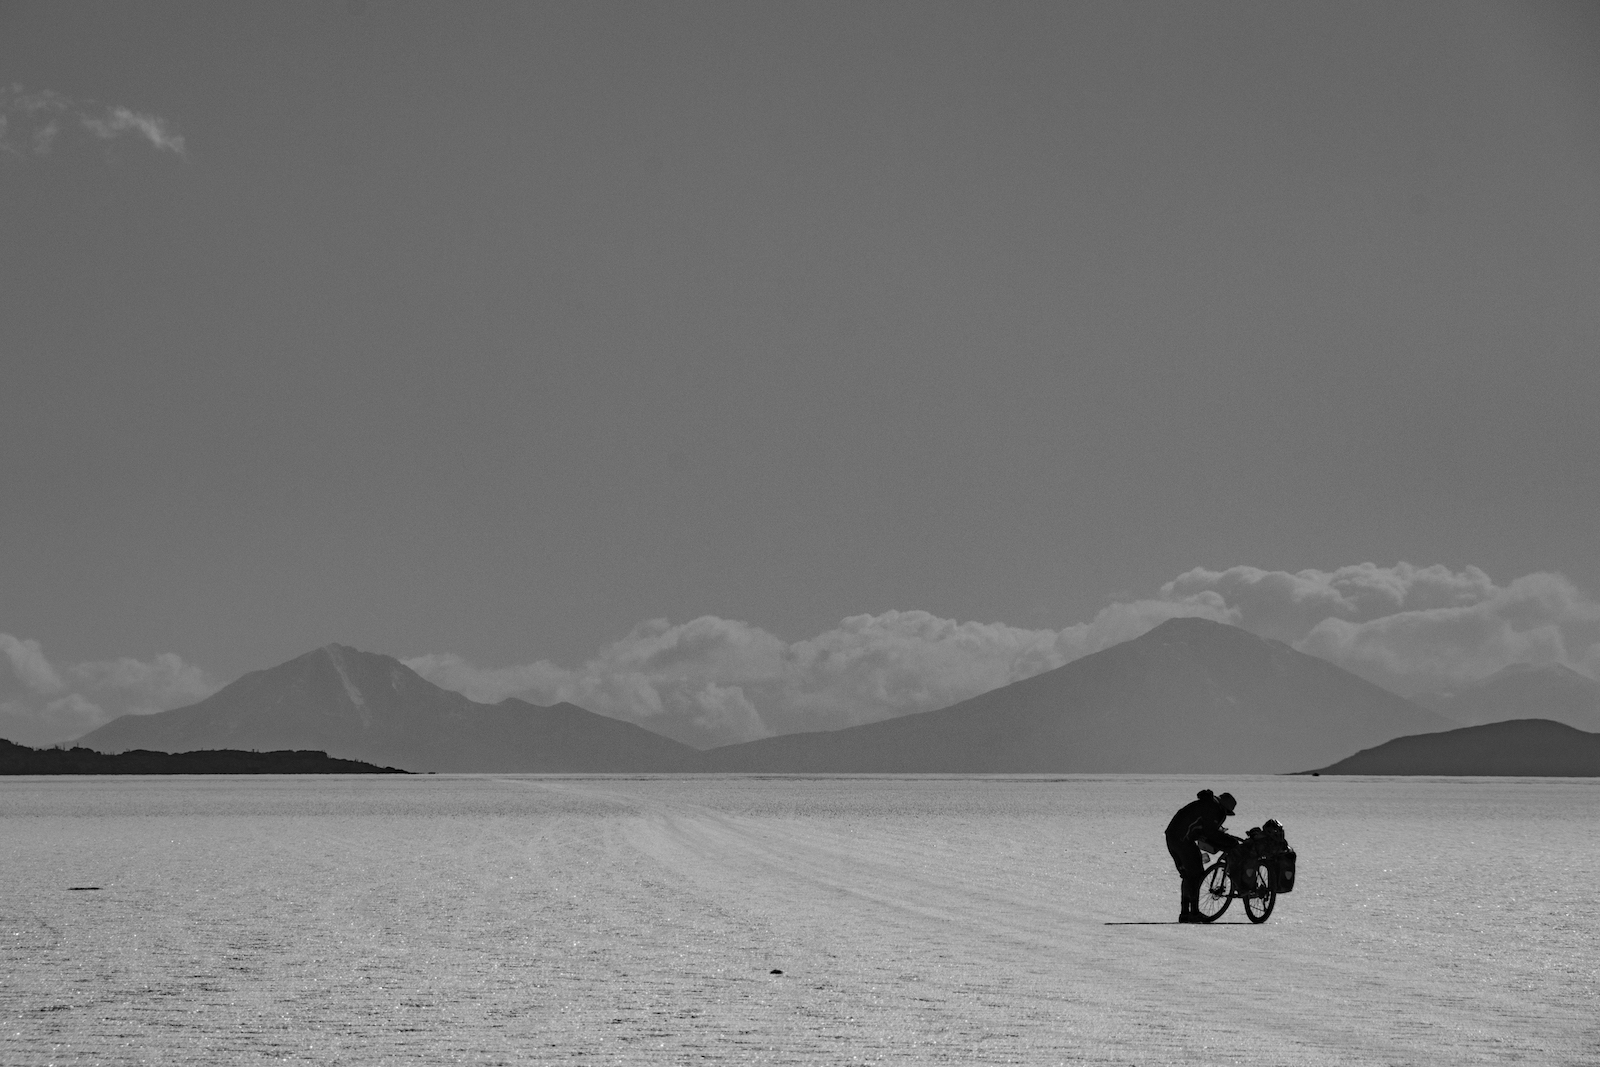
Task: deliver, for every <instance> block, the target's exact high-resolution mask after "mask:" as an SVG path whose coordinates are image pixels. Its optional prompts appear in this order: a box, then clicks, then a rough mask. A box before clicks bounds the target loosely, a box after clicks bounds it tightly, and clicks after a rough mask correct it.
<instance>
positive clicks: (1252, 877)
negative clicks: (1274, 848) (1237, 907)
mask: <svg viewBox="0 0 1600 1067" xmlns="http://www.w3.org/2000/svg"><path fill="white" fill-rule="evenodd" d="M1244 877H1245V879H1246V881H1247V882H1248V883H1249V884H1247V885H1245V886H1242V887H1240V890H1239V895H1240V896H1242V897H1243V898H1244V913H1245V914H1246V915H1248V916H1250V921H1251V922H1253V923H1264V922H1266V921H1267V916H1268V915H1271V914H1272V906H1273V905H1274V904H1276V903H1277V902H1278V894H1277V893H1275V892H1273V889H1272V872H1271V871H1269V870H1267V865H1266V864H1265V863H1253V864H1251V865H1250V866H1249V867H1248V868H1246V869H1245V873H1244Z"/></svg>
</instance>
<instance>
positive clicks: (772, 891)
mask: <svg viewBox="0 0 1600 1067" xmlns="http://www.w3.org/2000/svg"><path fill="white" fill-rule="evenodd" d="M1202 785H1204V786H1210V787H1213V788H1217V789H1222V788H1228V789H1231V790H1232V791H1233V792H1234V793H1235V794H1237V795H1238V796H1239V798H1240V811H1239V815H1238V816H1237V817H1236V818H1235V819H1234V824H1235V825H1236V826H1237V827H1239V828H1242V827H1244V826H1246V825H1253V824H1256V823H1259V822H1260V821H1261V820H1262V819H1265V818H1267V817H1268V816H1275V817H1277V818H1278V819H1280V820H1282V821H1283V822H1284V823H1285V824H1286V826H1287V828H1288V831H1289V836H1290V841H1291V843H1292V844H1294V846H1295V847H1296V848H1297V849H1298V850H1299V853H1300V879H1299V886H1298V887H1297V889H1296V891H1295V892H1294V893H1293V894H1291V895H1288V896H1285V897H1282V898H1280V900H1279V904H1278V910H1277V911H1276V912H1275V913H1274V915H1273V916H1272V918H1271V920H1270V921H1269V922H1268V923H1267V924H1265V925H1263V926H1251V925H1248V924H1246V923H1245V921H1244V916H1243V914H1242V913H1241V912H1240V910H1239V908H1238V905H1237V904H1235V905H1234V908H1233V909H1232V910H1230V912H1229V913H1228V915H1227V916H1225V918H1224V920H1223V922H1221V923H1219V924H1217V925H1216V926H1210V927H1202V926H1178V925H1174V924H1171V923H1170V920H1171V919H1172V918H1173V917H1174V914H1175V912H1176V908H1177V903H1176V901H1177V877H1176V875H1175V874H1174V872H1173V871H1172V868H1171V863H1170V861H1169V860H1168V858H1167V855H1166V851H1165V848H1164V846H1163V844H1162V841H1161V837H1160V834H1161V830H1162V828H1163V827H1164V826H1165V823H1166V820H1167V817H1168V816H1169V815H1170V814H1171V812H1172V811H1173V810H1175V809H1176V808H1177V807H1178V806H1179V805H1180V804H1182V803H1183V802H1184V801H1186V800H1187V799H1189V798H1191V797H1192V796H1193V795H1194V791H1195V789H1197V788H1199V787H1200V786H1202ZM1596 825H1600V782H1595V781H1592V780H1571V779H1568V780H1483V779H1479V780H1450V779H1434V780H1404V779H1363V778H1342V777H1341V778H1338V779H1333V778H1250V779H1231V780H1227V781H1221V780H1218V781H1191V780H1189V779H1185V778H1177V777H1150V778H1139V777H1117V778H1092V777H1074V778H1067V779H1043V778H999V779H955V780H951V779H933V778H845V779H814V780H808V779H793V778H770V779H766V778H738V777H734V778H642V779H628V778H615V777H591V778H545V777H488V776H483V777H443V776H435V777H419V778H405V779H397V778H390V777H383V778H377V777H364V776H363V777H356V776H352V777H349V778H325V777H320V776H318V777H307V778H247V779H239V778H187V779H173V778H143V779H66V778H58V779H42V778H35V779H10V780H6V781H3V782H0V855H3V863H0V1062H4V1063H5V1064H8V1065H18V1067H21V1065H32V1064H133V1063H161V1064H168V1065H179V1064H212V1063H219V1062H227V1063H268V1062H290V1063H317V1064H334V1063H337V1064H352V1065H355V1064H362V1065H364V1064H389V1063H397V1064H398V1063H441V1062H466V1063H540V1064H546V1063H549V1064H576V1063H584V1064H610V1063H617V1064H655V1063H661V1064H666V1063H674V1064H676V1063H683V1062H700V1063H712V1064H716V1063H728V1064H733V1063H740V1064H742V1063H773V1064H786V1063H792V1064H836V1063H960V1064H975V1063H994V1064H1015V1063H1037V1064H1051V1063H1105V1064H1130V1063H1132V1064H1155V1063H1186V1064H1187V1063H1194V1064H1211V1063H1216V1064H1223V1063H1229V1064H1232V1063H1242V1064H1263V1065H1268V1064H1270V1065H1284V1064H1347V1063H1348V1064H1368V1063H1372V1064H1434V1063H1437V1064H1473V1063H1483V1064H1489V1063H1494V1064H1499V1063H1507V1062H1518V1061H1521V1062H1528V1063H1538V1064H1594V1063H1597V1062H1600V1024H1597V1023H1596V1018H1597V1016H1600V997H1597V992H1600V936H1597V932H1596V930H1597V916H1596V913H1597V908H1596V905H1597V903H1600V891H1597V888H1596V887H1597V886H1600V840H1597V838H1596V835H1595V833H1594V829H1593V828H1594V827H1595V826H1596ZM75 886H98V887H100V888H99V889H98V890H96V891H77V892H73V891H71V887H75ZM1146 923H1149V924H1152V925H1139V924H1146ZM1123 924H1130V925H1123ZM773 971H782V972H783V973H781V974H775V973H772V972H773Z"/></svg>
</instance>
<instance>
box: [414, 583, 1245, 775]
mask: <svg viewBox="0 0 1600 1067" xmlns="http://www.w3.org/2000/svg"><path fill="white" fill-rule="evenodd" d="M1177 615H1202V616H1205V617H1209V618H1219V619H1221V618H1226V617H1227V612H1226V610H1225V609H1224V608H1223V607H1222V606H1221V604H1220V601H1219V600H1218V598H1216V597H1213V596H1201V597H1195V598H1187V599H1182V600H1161V601H1156V600H1148V601H1137V602H1134V603H1128V604H1115V605H1112V606H1110V607H1108V608H1106V609H1105V610H1103V611H1101V612H1100V613H1099V615H1097V616H1096V617H1095V619H1094V620H1093V621H1092V622H1089V623H1080V624H1078V625H1076V626H1071V627H1068V628H1066V629H1064V630H1059V631H1057V630H1028V629H1022V628H1019V627H1014V626H1007V625H1005V624H1003V623H977V622H956V621H954V620H951V619H942V618H939V617H938V616H935V615H931V614H929V613H928V612H925V611H889V612H885V613H883V614H881V615H856V616H852V617H850V618H847V619H844V620H843V621H841V622H840V623H839V625H838V626H836V627H834V628H833V629H831V630H828V631H825V632H824V633H821V634H818V635H816V636H815V637H810V638H806V639H804V640H801V641H794V642H787V641H784V640H783V639H781V638H779V637H777V636H775V635H773V634H771V633H768V632H767V631H765V630H762V629H760V628H759V627H756V626H752V625H750V624H749V623H745V622H738V621H735V620H731V619H721V618H717V617H715V616H709V615H708V616H704V617H702V618H698V619H694V620H691V621H689V622H685V623H677V624H674V623H671V622H669V621H667V620H665V619H654V620H651V621H649V622H644V623H640V624H639V625H638V626H636V627H634V629H633V631H632V632H631V633H629V634H628V635H627V636H626V637H624V638H622V639H621V640H620V641H616V642H614V643H612V644H611V645H608V646H607V647H606V648H604V649H602V650H601V651H600V653H599V654H598V655H596V656H595V657H593V658H592V659H590V660H589V661H588V662H587V663H585V664H584V665H583V666H581V667H578V668H575V669H567V668H563V667H559V666H557V665H556V664H553V663H550V662H549V661H544V660H541V661H539V662H536V663H531V664H528V665H525V666H518V667H505V668H492V669H485V668H480V667H477V666H474V665H473V664H471V663H470V662H468V661H467V660H465V659H464V658H462V657H461V656H458V655H454V654H433V655H426V656H418V657H416V658H414V659H409V660H407V661H406V663H407V665H408V666H410V667H411V668H412V669H413V670H415V671H416V672H417V673H419V674H421V675H422V676H423V677H425V678H427V679H429V680H430V681H432V682H434V683H435V684H437V685H440V686H443V687H445V688H447V689H454V690H456V691H458V692H461V693H464V694H466V695H467V696H469V697H471V698H472V699H474V700H480V701H485V702H495V701H498V700H503V699H505V698H506V697H510V696H515V697H519V698H521V699H525V700H528V701H530V702H532V703H536V704H551V703H557V702H560V701H569V702H571V703H574V704H577V705H579V706H580V707H584V708H588V709H589V710H591V711H597V712H600V713H602V714H606V715H611V716H614V717H616V718H620V719H626V720H628V721H631V722H636V723H639V724H640V725H643V726H646V727H648V728H650V729H652V730H656V731H658V732H660V733H664V734H667V735H668V736H670V737H674V738H677V739H678V740H681V741H685V742H687V743H689V744H694V745H700V746H703V747H704V746H711V745H718V744H729V743H731V742H734V741H748V740H753V739H755V738H758V737H766V736H769V735H772V734H781V733H791V732H795V731H801V730H831V729H838V728H840V727H845V726H855V725H859V724H862V723H868V722H876V721H878V720H880V719H887V718H891V717H893V716H896V715H904V714H909V713H911V712H917V711H931V710H933V709H935V708H941V707H945V706H947V705H949V704H953V703H955V702H957V701H960V700H965V699H966V698H968V697H972V696H977V695H978V694H979V693H984V692H987V691H989V690H990V689H995V688H998V687H999V686H1002V685H1006V684H1008V683H1010V682H1015V681H1020V680H1021V679H1023V678H1029V677H1032V676H1033V675H1035V674H1038V673H1039V672H1041V671H1045V670H1049V669H1051V668H1052V667H1059V666H1061V665H1062V664H1065V663H1068V662H1070V661H1071V660H1074V659H1077V658H1078V657H1079V656H1083V655H1087V654H1088V653H1090V652H1096V651H1098V650H1100V649H1102V648H1105V647H1107V646H1109V645H1113V644H1116V643H1117V642H1119V641H1123V640H1126V639H1128V638H1129V637H1136V636H1138V635H1139V634H1141V633H1143V632H1144V631H1146V630H1148V629H1149V628H1150V627H1152V626H1154V625H1156V624H1157V623H1159V622H1161V621H1163V620H1165V619H1168V618H1172V617H1174V616H1177Z"/></svg>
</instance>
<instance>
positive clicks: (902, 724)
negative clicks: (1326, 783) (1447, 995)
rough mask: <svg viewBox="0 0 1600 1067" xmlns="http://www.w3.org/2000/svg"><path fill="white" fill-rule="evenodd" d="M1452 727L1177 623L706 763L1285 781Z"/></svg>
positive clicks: (1227, 632)
mask: <svg viewBox="0 0 1600 1067" xmlns="http://www.w3.org/2000/svg"><path fill="white" fill-rule="evenodd" d="M1452 725H1454V724H1453V723H1451V722H1450V721H1449V720H1447V719H1445V718H1443V717H1442V716H1439V715H1438V714H1437V713H1434V712H1431V711H1428V710H1427V709H1425V708H1422V707H1419V706H1418V705H1416V704H1413V703H1411V702H1410V701H1407V700H1405V699H1404V698H1403V697H1400V696H1397V695H1395V694H1394V693H1391V692H1389V691H1388V690H1386V689H1382V688H1380V687H1378V686H1376V685H1374V684H1372V683H1370V682H1367V681H1364V680H1363V679H1361V678H1359V677H1357V676H1356V675H1354V674H1351V673H1350V672H1349V671H1346V670H1344V669H1343V668H1341V667H1338V666H1336V665H1334V664H1332V663H1328V662H1327V661H1325V660H1321V659H1317V658H1316V657H1314V656H1309V655H1306V654H1305V653H1302V652H1297V651H1295V650H1294V649H1292V648H1290V647H1289V646H1288V645H1286V644H1283V643H1282V642H1279V641H1272V640H1268V639H1265V638H1260V637H1256V636H1255V635H1253V634H1250V633H1248V632H1247V631H1245V630H1242V629H1240V628H1238V627H1234V626H1228V625H1226V624H1224V623H1217V622H1211V621H1209V620H1205V619H1197V618H1182V619H1169V620H1167V621H1166V622H1164V623H1162V624H1161V625H1159V626H1157V627H1155V628H1154V629H1152V630H1150V631H1149V632H1147V633H1146V634H1144V635H1142V636H1141V637H1137V638H1134V639H1133V640H1131V641H1125V642H1122V643H1121V644H1118V645H1113V646H1111V647H1110V648H1107V649H1103V650H1101V651H1100V652H1096V653H1094V654H1092V655H1089V656H1085V657H1083V658H1081V659H1078V660H1074V661H1073V662H1071V663H1068V664H1066V665H1065V666H1062V667H1057V668H1055V669H1054V670H1050V671H1045V672H1043V673H1041V674H1037V675H1034V676H1032V677H1031V678H1025V679H1023V680H1021V681H1018V682H1013V683H1011V684H1010V685H1006V686H1002V687H1000V688H998V689H994V690H991V691H989V692H987V693H983V694H980V695H978V696H975V697H972V698H970V699H968V700H964V701H961V702H959V703H957V704H954V705H951V706H949V707H945V708H941V709H938V710H935V711H926V712H920V713H917V714H913V715H904V716H900V717H897V718H893V719H886V720H882V721H880V722H875V723H869V724H867V725H864V726H853V727H848V728H846V729H843V730H833V731H826V732H819V733H805V734H785V735H782V736H779V737H770V738H763V739H761V740H757V741H748V742H744V743H742V744H738V745H727V746H722V747H720V748H714V749H711V750H709V751H708V752H707V753H706V754H705V755H706V766H707V769H710V770H722V771H743V772H766V773H782V772H796V773H874V772H877V773H915V772H927V773H933V772H945V773H1046V772H1048V773H1199V772H1207V773H1209V772H1231V773H1280V772H1288V771H1293V770H1296V769H1298V768H1299V767H1304V766H1306V765H1308V764H1310V763H1318V762H1325V761H1327V760H1332V759H1336V758H1338V757H1341V756H1343V755H1346V754H1348V753H1350V752H1351V751H1354V750H1357V749H1360V748H1363V747H1370V746H1371V745H1373V744H1378V743H1381V742H1382V741H1385V740H1389V739H1390V738H1393V737H1396V736H1401V735H1403V734H1406V733H1408V732H1425V731H1430V730H1442V729H1447V728H1449V727H1450V726H1452ZM1313 752H1316V753H1321V754H1322V757H1321V758H1311V759H1307V758H1304V757H1305V756H1307V755H1309V754H1310V753H1313Z"/></svg>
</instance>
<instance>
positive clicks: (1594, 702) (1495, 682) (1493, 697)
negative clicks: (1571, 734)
mask: <svg viewBox="0 0 1600 1067" xmlns="http://www.w3.org/2000/svg"><path fill="white" fill-rule="evenodd" d="M1411 699H1412V700H1414V701H1416V702H1417V703H1418V704H1421V705H1422V706H1423V707H1426V708H1432V709H1433V710H1434V711H1437V712H1439V713H1440V714H1441V715H1444V716H1447V717H1448V718H1451V719H1454V720H1455V721H1456V722H1459V723H1463V724H1465V725H1467V726H1479V725H1482V724H1483V723H1490V722H1504V721H1505V720H1507V719H1554V720H1555V721H1556V722H1564V723H1566V724H1567V725H1568V726H1573V727H1576V728H1577V729H1579V730H1585V731H1588V732H1595V731H1600V682H1597V681H1595V680H1594V679H1593V678H1586V677H1584V676H1583V675H1581V674H1579V673H1578V672H1577V671H1575V670H1573V669H1572V668H1571V667H1564V666H1562V665H1561V664H1559V663H1556V664H1551V665H1550V666H1547V667H1533V666H1529V665H1528V664H1526V663H1513V664H1512V665H1511V666H1509V667H1506V668H1504V669H1503V670H1499V671H1496V672H1495V673H1494V674H1491V675H1490V676H1489V677H1487V678H1485V679H1484V680H1483V681H1481V682H1476V683H1474V684H1472V685H1467V686H1462V687H1461V688H1459V689H1453V690H1448V691H1446V692H1443V693H1427V694H1424V695H1421V696H1415V697H1412V698H1411Z"/></svg>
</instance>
